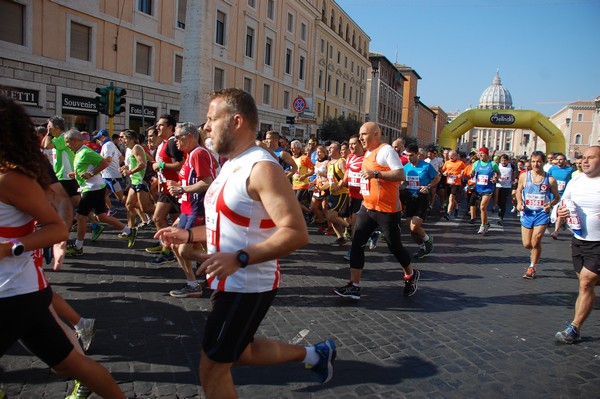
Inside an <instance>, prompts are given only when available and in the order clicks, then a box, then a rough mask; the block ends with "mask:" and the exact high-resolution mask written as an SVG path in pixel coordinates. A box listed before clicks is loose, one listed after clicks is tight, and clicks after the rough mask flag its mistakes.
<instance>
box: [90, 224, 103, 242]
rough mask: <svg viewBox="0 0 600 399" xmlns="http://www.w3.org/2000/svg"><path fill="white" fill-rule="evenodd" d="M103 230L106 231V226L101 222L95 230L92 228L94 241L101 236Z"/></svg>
mask: <svg viewBox="0 0 600 399" xmlns="http://www.w3.org/2000/svg"><path fill="white" fill-rule="evenodd" d="M103 231H104V226H102V225H101V224H99V225H98V227H96V228H95V229H94V230H92V241H96V240H97V239H98V237H100V234H102V232H103Z"/></svg>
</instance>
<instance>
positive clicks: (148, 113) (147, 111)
mask: <svg viewBox="0 0 600 399" xmlns="http://www.w3.org/2000/svg"><path fill="white" fill-rule="evenodd" d="M157 111H158V110H157V108H156V107H146V106H144V117H145V118H151V119H156V113H157ZM129 116H134V117H138V118H141V117H142V106H141V105H137V104H129Z"/></svg>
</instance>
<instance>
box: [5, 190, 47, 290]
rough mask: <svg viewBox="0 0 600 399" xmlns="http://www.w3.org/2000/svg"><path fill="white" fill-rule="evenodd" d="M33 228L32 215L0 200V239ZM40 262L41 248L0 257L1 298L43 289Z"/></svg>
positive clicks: (43, 281)
mask: <svg viewBox="0 0 600 399" xmlns="http://www.w3.org/2000/svg"><path fill="white" fill-rule="evenodd" d="M34 229H35V225H34V222H33V219H32V218H31V216H29V215H27V214H25V213H23V212H21V211H20V210H18V209H17V208H15V207H14V206H12V205H8V204H6V203H4V202H2V201H0V241H8V240H11V239H19V238H21V237H24V236H26V235H29V234H31V233H32V232H33V231H34ZM42 265H43V256H42V250H41V249H37V250H35V251H27V252H23V254H21V255H20V256H15V257H12V256H9V257H6V258H4V259H2V260H0V298H9V297H13V296H16V295H22V294H29V293H31V292H36V291H40V290H43V289H44V288H46V287H47V286H48V280H46V276H45V275H44V271H43V270H42Z"/></svg>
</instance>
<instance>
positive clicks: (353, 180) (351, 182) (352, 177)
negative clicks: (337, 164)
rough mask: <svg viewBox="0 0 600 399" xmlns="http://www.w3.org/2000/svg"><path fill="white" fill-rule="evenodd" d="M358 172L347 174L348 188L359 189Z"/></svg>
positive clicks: (359, 179)
mask: <svg viewBox="0 0 600 399" xmlns="http://www.w3.org/2000/svg"><path fill="white" fill-rule="evenodd" d="M360 181H361V178H360V172H352V171H349V172H348V186H350V187H360Z"/></svg>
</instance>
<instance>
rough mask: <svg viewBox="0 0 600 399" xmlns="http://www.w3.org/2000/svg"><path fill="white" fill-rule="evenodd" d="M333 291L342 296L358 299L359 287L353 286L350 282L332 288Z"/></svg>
mask: <svg viewBox="0 0 600 399" xmlns="http://www.w3.org/2000/svg"><path fill="white" fill-rule="evenodd" d="M333 292H335V293H336V294H337V295H339V296H341V297H343V298H351V299H356V300H358V299H360V287H357V286H355V285H354V284H352V282H349V283H348V284H347V285H345V286H343V287H340V288H334V290H333Z"/></svg>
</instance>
